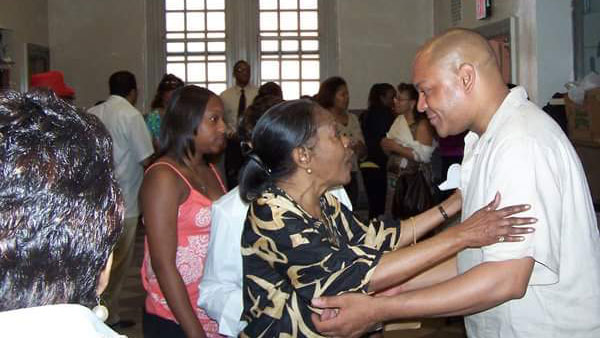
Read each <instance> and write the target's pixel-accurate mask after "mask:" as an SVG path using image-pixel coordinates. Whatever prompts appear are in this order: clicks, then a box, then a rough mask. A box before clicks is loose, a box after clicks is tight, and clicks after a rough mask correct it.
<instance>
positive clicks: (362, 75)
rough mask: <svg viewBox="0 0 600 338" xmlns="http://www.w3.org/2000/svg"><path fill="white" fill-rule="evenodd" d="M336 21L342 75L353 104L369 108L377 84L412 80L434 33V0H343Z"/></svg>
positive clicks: (353, 107)
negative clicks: (415, 65)
mask: <svg viewBox="0 0 600 338" xmlns="http://www.w3.org/2000/svg"><path fill="white" fill-rule="evenodd" d="M337 21H338V25H337V34H338V51H339V53H338V54H339V64H338V69H339V75H340V76H342V77H344V78H345V79H346V81H347V82H348V87H349V90H350V108H351V109H361V108H366V106H367V97H368V94H369V89H370V88H371V85H373V84H374V83H377V82H389V83H391V84H393V85H394V86H395V85H397V84H398V83H400V82H410V81H411V78H412V70H411V67H412V61H413V58H414V55H415V53H416V51H417V49H418V47H419V46H420V45H421V44H423V43H424V42H425V41H426V40H427V39H429V38H430V37H431V36H432V35H433V0H420V1H413V0H370V1H363V0H340V1H338V7H337Z"/></svg>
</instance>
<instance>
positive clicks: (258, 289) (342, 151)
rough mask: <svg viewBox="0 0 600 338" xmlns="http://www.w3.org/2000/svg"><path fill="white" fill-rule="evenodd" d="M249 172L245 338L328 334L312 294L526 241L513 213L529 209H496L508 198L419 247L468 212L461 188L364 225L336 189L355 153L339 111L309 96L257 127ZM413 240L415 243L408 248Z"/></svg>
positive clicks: (396, 279)
mask: <svg viewBox="0 0 600 338" xmlns="http://www.w3.org/2000/svg"><path fill="white" fill-rule="evenodd" d="M251 142H252V149H251V150H250V152H249V153H248V157H249V160H248V162H246V165H245V167H244V169H243V170H242V174H241V175H240V194H241V196H242V198H243V200H245V201H246V202H250V203H251V205H250V209H249V211H248V213H247V220H246V224H245V226H244V230H243V233H242V240H241V243H242V248H241V253H242V255H243V269H244V281H243V285H244V291H243V292H244V312H243V318H244V320H245V321H247V322H248V325H247V326H246V327H245V328H244V330H243V331H242V333H241V335H240V336H241V337H298V338H301V337H321V335H319V334H318V332H317V331H316V330H315V328H314V326H313V325H312V322H311V320H310V316H311V314H313V313H314V308H312V307H311V306H310V300H311V299H312V298H313V297H317V296H320V295H335V294H339V293H343V292H349V291H360V292H369V293H372V292H379V291H384V290H387V289H388V288H390V287H393V286H394V285H396V284H397V283H400V282H401V281H402V280H405V279H408V278H410V277H411V276H412V275H414V274H416V273H418V272H419V271H421V270H423V269H426V268H428V267H431V266H432V265H434V264H436V263H439V262H442V261H444V260H446V259H448V258H450V257H452V256H454V254H455V253H456V252H457V251H458V250H460V249H462V248H466V247H478V246H481V245H485V244H490V243H496V242H498V241H499V238H500V236H502V237H501V238H502V240H509V241H513V240H514V241H517V240H519V239H520V238H518V237H512V236H509V235H508V234H509V233H513V234H518V233H526V231H527V229H519V228H517V229H513V228H512V227H511V224H523V223H530V222H532V220H531V219H522V218H505V217H507V216H508V215H510V214H512V213H514V212H519V211H522V210H525V208H524V207H523V206H520V207H515V208H507V209H504V210H498V211H494V210H495V209H496V206H497V204H498V203H499V201H500V199H499V196H496V198H495V199H494V202H492V203H490V204H489V205H487V206H486V207H485V208H483V209H482V210H481V212H479V213H477V214H476V215H474V216H473V217H472V218H471V219H469V220H466V221H465V222H463V223H462V224H460V225H457V226H455V227H452V228H450V229H448V230H446V231H444V232H442V233H441V234H439V235H437V236H435V237H433V238H431V239H429V240H426V241H423V242H420V243H418V244H417V243H415V242H416V239H418V238H419V237H421V236H422V235H423V234H424V233H426V232H427V231H428V230H431V229H432V228H434V227H436V226H437V225H439V224H440V223H442V221H443V220H444V219H445V217H446V216H448V215H453V214H455V213H457V212H458V211H459V209H460V194H456V195H454V196H452V197H451V198H449V199H448V200H446V201H444V202H442V204H440V205H439V206H437V207H436V208H432V209H430V210H428V211H427V212H425V213H423V214H421V215H419V216H417V217H414V218H412V219H409V220H407V221H403V222H398V221H390V222H380V221H373V222H370V223H367V224H363V223H361V222H360V221H358V220H357V218H356V217H355V216H354V215H353V213H352V212H351V211H350V210H349V209H348V208H347V207H346V206H344V205H343V204H341V203H340V202H339V200H338V199H337V198H336V197H335V196H333V195H332V194H331V193H330V192H329V190H330V189H331V188H333V187H337V186H340V185H342V184H344V183H347V182H348V181H349V180H350V171H351V168H352V162H351V158H352V150H351V149H350V147H349V146H348V145H349V140H348V138H347V137H345V136H342V135H341V133H340V132H339V131H338V124H337V122H336V120H335V118H334V117H333V115H332V114H331V113H330V112H329V111H327V110H325V109H323V108H322V107H320V106H319V105H318V104H316V103H315V102H312V101H309V100H293V101H286V102H282V103H279V104H277V105H276V106H273V107H272V108H271V109H269V110H268V111H267V112H266V113H265V114H264V115H263V116H262V117H261V118H260V119H259V120H258V122H257V124H256V126H255V127H254V130H253V131H252V139H251ZM410 243H413V244H415V245H413V246H410V247H408V245H409V244H410Z"/></svg>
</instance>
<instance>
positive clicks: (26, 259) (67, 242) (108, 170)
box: [0, 91, 123, 338]
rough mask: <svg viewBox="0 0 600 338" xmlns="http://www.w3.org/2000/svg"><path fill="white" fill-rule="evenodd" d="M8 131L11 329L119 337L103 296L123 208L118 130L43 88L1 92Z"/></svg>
mask: <svg viewBox="0 0 600 338" xmlns="http://www.w3.org/2000/svg"><path fill="white" fill-rule="evenodd" d="M0 135H2V137H0V173H1V174H0V328H1V329H0V330H1V332H2V334H1V335H2V337H7V338H9V337H56V338H58V337H61V338H62V337H83V338H86V337H106V338H116V337H120V335H118V334H117V333H116V332H114V331H113V330H112V329H111V328H109V327H108V326H106V325H105V324H104V323H103V320H105V319H106V317H107V313H106V308H105V307H104V306H100V304H99V296H100V294H101V293H102V291H103V290H104V289H105V287H106V284H107V283H108V278H109V275H110V267H111V261H112V255H111V252H112V250H113V248H114V246H115V243H116V242H117V239H118V238H119V235H120V233H121V229H122V223H121V220H122V218H123V200H122V198H121V194H120V191H119V188H118V185H117V182H116V180H115V175H114V171H113V160H112V142H111V140H110V135H109V134H108V132H107V131H106V129H105V128H104V126H103V125H102V123H101V122H100V121H99V120H98V119H97V118H96V117H95V116H93V115H89V114H86V113H84V112H80V111H77V110H76V108H75V107H73V106H72V105H70V104H68V103H67V102H65V101H63V100H61V99H58V98H57V97H56V95H55V94H54V93H49V92H45V93H44V92H40V91H37V92H35V93H28V94H21V93H17V92H13V91H5V92H3V93H0ZM92 308H93V310H92Z"/></svg>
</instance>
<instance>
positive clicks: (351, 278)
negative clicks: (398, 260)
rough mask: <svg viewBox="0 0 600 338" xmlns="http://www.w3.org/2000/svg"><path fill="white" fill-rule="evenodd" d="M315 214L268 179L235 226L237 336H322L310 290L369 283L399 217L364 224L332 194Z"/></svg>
mask: <svg viewBox="0 0 600 338" xmlns="http://www.w3.org/2000/svg"><path fill="white" fill-rule="evenodd" d="M321 211H322V213H323V216H322V220H323V221H321V220H318V219H315V218H314V217H312V216H310V215H309V214H308V213H307V212H306V211H304V210H303V209H302V207H300V206H299V205H298V204H297V203H296V202H295V201H294V200H292V198H291V197H290V196H288V195H287V194H286V193H285V192H284V191H283V190H281V189H279V188H277V187H271V188H269V189H268V190H267V191H266V192H264V193H263V194H262V195H261V197H259V198H258V199H257V200H255V201H254V202H253V203H252V205H251V206H250V209H249V211H248V217H247V219H246V224H245V226H244V231H243V234H242V256H243V267H244V285H243V292H244V314H243V319H244V320H246V321H247V322H248V326H247V327H246V328H245V329H244V331H243V332H242V334H241V337H251V338H255V337H321V335H319V333H318V332H317V331H316V329H315V328H314V326H313V323H312V321H311V319H310V315H311V313H312V312H315V313H318V312H317V311H318V309H315V308H313V307H312V306H311V305H310V302H311V300H312V299H313V298H314V297H319V296H321V295H324V296H331V295H337V294H341V293H344V292H350V291H353V292H363V293H366V292H367V290H368V285H369V280H370V279H371V275H372V274H373V271H375V267H376V266H377V263H378V262H379V259H380V258H381V255H382V254H383V253H385V252H386V251H390V250H393V249H395V248H396V247H397V246H398V241H399V238H400V230H399V229H400V228H399V226H398V224H397V223H396V224H387V225H384V224H383V223H382V222H372V223H371V224H369V225H363V224H362V223H361V222H359V221H358V220H357V219H356V218H355V217H354V216H353V214H352V212H351V211H350V210H348V209H347V208H346V207H345V206H344V205H342V204H341V203H339V201H338V200H337V199H336V198H335V197H334V196H333V195H331V194H329V193H326V194H325V195H324V196H322V197H321Z"/></svg>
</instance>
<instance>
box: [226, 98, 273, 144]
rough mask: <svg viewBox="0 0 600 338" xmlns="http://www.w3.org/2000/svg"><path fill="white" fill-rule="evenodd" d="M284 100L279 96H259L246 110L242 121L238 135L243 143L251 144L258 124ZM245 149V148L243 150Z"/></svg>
mask: <svg viewBox="0 0 600 338" xmlns="http://www.w3.org/2000/svg"><path fill="white" fill-rule="evenodd" d="M282 101H283V100H282V99H281V97H279V96H273V95H263V96H257V97H256V98H255V99H254V101H253V102H252V104H251V105H250V106H249V107H248V108H246V111H245V112H244V115H243V116H242V118H241V120H240V124H239V126H238V130H237V134H238V138H239V140H240V141H241V142H250V138H251V137H252V130H253V129H254V126H255V125H256V123H257V122H258V120H259V119H260V118H261V117H262V116H263V115H264V113H266V112H267V110H268V109H269V108H271V107H273V106H274V105H276V104H278V103H280V102H282ZM242 149H243V148H242Z"/></svg>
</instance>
